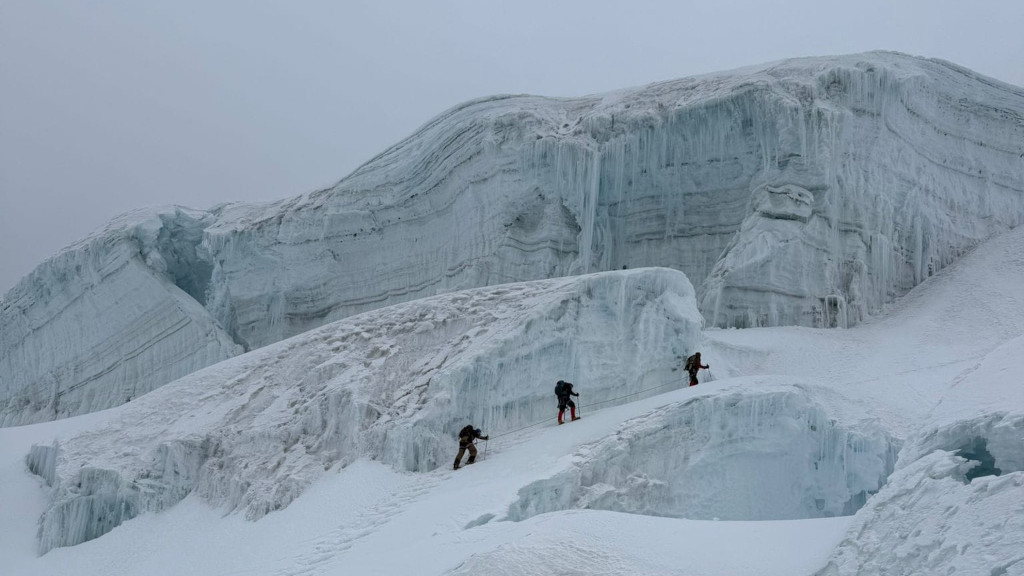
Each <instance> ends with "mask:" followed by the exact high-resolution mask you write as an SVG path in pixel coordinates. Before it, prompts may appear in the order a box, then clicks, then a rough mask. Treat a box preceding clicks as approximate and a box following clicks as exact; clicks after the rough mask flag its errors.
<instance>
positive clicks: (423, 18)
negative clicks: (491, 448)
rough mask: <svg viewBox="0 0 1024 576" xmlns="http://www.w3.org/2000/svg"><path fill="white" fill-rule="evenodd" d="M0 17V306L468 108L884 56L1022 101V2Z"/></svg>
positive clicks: (399, 7)
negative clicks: (162, 232)
mask: <svg viewBox="0 0 1024 576" xmlns="http://www.w3.org/2000/svg"><path fill="white" fill-rule="evenodd" d="M766 5H767V3H764V2H758V1H756V0H722V1H718V2H714V3H710V2H669V1H665V2H655V1H645V0H634V1H632V2H629V3H625V2H606V1H560V2H551V1H549V0H517V1H516V2H503V3H498V2H493V3H487V2H480V1H479V0H477V1H473V0H453V1H440V2H414V1H402V2H397V1H396V2H380V1H363V0H351V1H346V2H329V1H326V0H315V1H313V0H311V1H307V2H301V3H297V2H288V1H265V2H259V3H256V2H243V1H237V0H231V1H228V0H223V1H218V2H203V1H198V0H178V1H174V2H171V1H165V2H160V3H157V2H138V1H136V0H108V1H98V2H80V1H71V0H47V1H45V2H40V1H36V0H3V1H2V3H0V293H3V292H6V291H7V290H8V289H9V288H10V287H11V286H13V285H14V283H15V282H17V280H18V279H19V278H20V277H21V276H23V275H25V274H27V273H28V272H29V271H31V269H32V268H33V267H34V266H35V265H36V264H38V263H39V262H40V261H42V260H43V259H45V258H46V257H48V256H50V255H51V254H53V253H55V252H56V251H57V250H59V249H60V248H61V247H63V246H65V245H67V244H69V243H70V242H72V241H74V240H75V239H77V238H80V237H82V236H84V235H85V234H87V233H88V232H90V231H92V230H93V229H95V228H97V227H99V226H102V225H103V224H104V223H105V222H106V221H107V220H108V219H109V218H110V217H112V216H114V215H116V214H118V213H120V212H123V211H126V210H129V209H132V208H137V207H142V206H151V205H159V204H169V203H174V204H182V205H186V206H191V207H194V208H207V207H209V206H210V205H213V204H216V203H219V202H224V201H232V200H270V199H276V198H281V197H285V196H290V195H294V194H299V193H302V192H306V191H310V190H313V189H315V188H318V187H323V186H325V185H329V184H332V183H333V182H335V181H337V180H339V179H340V178H342V177H343V176H345V175H346V174H347V173H348V172H350V171H351V170H352V169H354V168H355V167H356V166H358V165H359V164H360V163H362V162H364V161H366V160H368V159H369V158H370V157H372V156H373V155H374V154H376V153H377V152H379V151H381V150H382V149H383V148H385V147H386V146H388V145H390V144H392V143H394V142H396V141H397V140H399V139H401V138H403V137H405V136H407V135H408V134H410V133H411V132H412V131H413V130H415V129H416V128H417V127H418V126H419V125H421V124H423V123H424V122H425V121H427V120H428V119H429V118H431V117H433V116H435V115H436V114H438V113H440V112H442V111H443V110H444V109H446V108H448V107H450V106H452V105H455V104H457V103H459V102H462V101H464V100H468V99H470V98H475V97H478V96H484V95H488V94H494V93H533V94H543V95H548V96H574V95H582V94H588V93H594V92H602V91H606V90H612V89H616V88H623V87H627V86H636V85H642V84H647V83H649V82H653V81H657V80H665V79H670V78H679V77H683V76H688V75H692V74H698V73H704V72H711V71H715V70H722V69H729V68H735V67H739V66H745V65H749V64H757V63H761V62H765V61H770V60H777V59H780V58H788V57H796V56H815V55H824V54H841V53H851V52H861V51H866V50H873V49H888V50H899V51H902V52H907V53H910V54H917V55H923V56H932V57H939V58H945V59H947V60H951V61H954V62H956V63H958V64H961V65H964V66H967V67H969V68H973V69H974V70H977V71H979V72H981V73H984V74H988V75H990V76H993V77H995V78H998V79H1001V80H1004V81H1007V82H1010V83H1013V84H1017V85H1024V33H1022V30H1024V2H1020V1H1019V0H1000V1H992V2H976V3H967V2H963V1H962V0H958V1H950V0H910V1H894V0H887V1H881V0H867V1H863V2H838V1H829V0H824V1H823V0H814V1H812V0H795V1H788V2H775V3H772V4H771V7H770V8H768V7H765V6H766Z"/></svg>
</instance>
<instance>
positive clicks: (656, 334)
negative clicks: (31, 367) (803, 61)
mask: <svg viewBox="0 0 1024 576" xmlns="http://www.w3.org/2000/svg"><path fill="white" fill-rule="evenodd" d="M701 321H702V319H701V317H700V314H699V313H698V312H697V309H696V303H695V299H694V291H693V287H692V285H691V284H690V283H689V281H688V280H687V279H686V277H685V276H684V275H683V274H682V273H680V272H678V271H674V270H668V269H640V270H628V271H620V272H606V273H599V274H592V275H585V276H577V277H570V278H561V279H554V280H544V281H536V282H530V283H519V284H507V285H501V286H496V287H492V288H481V289H474V290H469V291H462V292H456V293H452V294H447V295H442V296H436V297H432V298H428V299H423V300H419V301H416V302H413V303H407V304H400V305H395V306H391V307H388V308H383V309H380V310H376V311H373V312H369V313H365V314H361V315H357V316H354V317H352V318H349V319H346V320H342V321H339V322H336V323H333V324H330V325H328V326H325V327H323V328H320V329H318V330H315V331H312V332H310V333H309V334H305V335H301V336H298V337H295V338H292V339H289V340H287V341H285V342H281V343H278V344H275V345H272V346H268V347H265V348H263V349H261V350H258V351H255V352H253V353H250V354H246V355H243V356H239V357H237V358H233V359H230V360H227V361H225V362H221V363H219V364H217V365H216V366H212V367H209V368H207V369H204V370H202V371H199V372H197V373H195V374H192V375H190V376H187V377H185V378H182V379H180V380H178V381H176V382H174V383H172V384H169V385H167V386H164V387H162V388H161V389H159V390H156V391H154V392H152V393H150V394H148V395H146V396H144V397H142V398H139V399H137V400H135V401H133V402H131V403H130V404H128V405H126V406H123V407H122V408H120V410H121V413H120V416H119V417H118V418H115V419H114V420H113V421H112V422H111V423H110V424H107V425H105V427H103V428H99V429H96V430H92V431H89V432H86V433H83V434H80V435H78V436H75V437H72V438H67V439H63V440H62V441H61V443H60V444H59V446H53V447H39V446H37V447H35V448H34V449H33V450H32V453H31V454H30V456H29V466H30V468H31V469H32V470H33V471H35V472H36V473H37V474H40V475H41V476H43V477H44V478H46V479H47V482H48V483H49V484H51V485H52V486H53V503H52V505H51V506H50V508H49V509H48V510H47V512H46V513H45V514H44V515H43V518H42V522H41V528H40V549H41V550H42V551H43V552H45V551H47V550H49V549H51V548H53V547H56V546H69V545H74V544H77V543H79V542H83V541H85V540H88V539H90V538H94V537H96V536H99V535H101V534H102V533H104V532H106V531H108V530H109V529H111V528H112V527H114V526H116V525H117V524H119V523H120V522H122V521H124V520H126V519H128V518H131V517H133V516H134V515H136V514H139V513H142V512H146V511H153V510H161V509H164V508H166V507H168V506H170V505H173V504H174V503H175V502H177V501H179V500H180V499H181V498H183V497H185V496H186V495H187V494H189V493H193V492H194V493H196V494H198V495H199V496H201V497H203V498H205V499H206V500H208V501H209V502H210V503H211V504H213V505H216V506H223V507H225V508H227V509H230V510H234V509H242V510H245V513H246V516H247V517H248V518H250V519H257V518H260V517H261V516H263V515H265V514H267V513H268V512H271V511H273V510H277V509H280V508H283V507H284V506H287V505H288V504H289V503H290V502H291V501H292V500H294V499H295V498H296V497H297V496H298V495H299V494H301V493H302V491H303V490H304V489H305V487H306V486H308V485H309V484H310V483H311V482H313V481H314V480H316V479H317V478H318V477H320V476H321V475H322V474H323V473H324V471H325V470H327V469H330V468H331V467H332V466H335V465H342V466H344V465H347V464H348V463H350V462H352V461H353V460H355V459H356V458H359V457H370V458H374V459H378V460H381V461H383V462H386V463H388V464H391V465H393V466H396V467H398V468H401V469H405V470H411V471H426V470H431V469H434V468H436V467H437V466H439V465H450V462H451V458H452V445H453V442H454V440H453V439H454V438H455V435H456V433H457V431H458V430H459V429H460V428H461V427H462V426H464V425H465V424H467V423H473V424H476V425H478V426H482V427H483V428H484V429H486V430H488V431H490V432H491V433H492V434H493V433H500V432H501V431H507V430H513V429H517V428H521V427H523V426H525V425H529V424H534V423H537V422H540V421H543V420H550V419H553V417H554V413H553V406H552V389H553V386H554V382H555V381H556V380H558V379H560V378H561V379H567V380H570V381H576V382H586V383H587V391H588V397H589V398H591V399H593V401H595V402H598V401H601V400H604V399H610V398H616V397H620V396H623V395H625V394H631V393H636V392H639V391H641V390H644V389H646V388H650V387H651V384H652V383H654V382H657V383H663V382H668V381H670V380H676V379H678V372H677V370H678V368H679V366H680V364H681V362H682V359H683V358H685V357H686V355H687V354H689V353H691V352H692V351H693V350H694V349H696V347H697V345H698V343H699V340H700V328H701Z"/></svg>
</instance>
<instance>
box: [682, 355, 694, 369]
mask: <svg viewBox="0 0 1024 576" xmlns="http://www.w3.org/2000/svg"><path fill="white" fill-rule="evenodd" d="M696 364H697V355H696V354H693V355H691V356H690V357H689V358H687V359H686V366H684V367H683V370H686V371H687V372H691V371H692V370H693V368H694V366H695V365H696Z"/></svg>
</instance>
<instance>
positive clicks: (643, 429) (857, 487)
mask: <svg viewBox="0 0 1024 576" xmlns="http://www.w3.org/2000/svg"><path fill="white" fill-rule="evenodd" d="M752 383H753V382H748V384H752ZM758 384H759V385H758V386H757V387H754V386H746V387H745V389H744V390H742V391H737V390H732V391H724V392H723V393H720V394H715V395H712V396H705V397H698V398H694V399H692V400H688V401H685V402H679V403H675V404H671V405H668V406H665V407H663V408H660V409H658V410H655V411H652V412H651V413H649V414H647V415H645V416H643V417H640V418H636V419H633V420H630V421H627V422H625V423H624V424H623V425H622V426H621V427H620V429H619V430H618V431H617V432H616V434H615V435H614V436H610V437H608V438H605V439H603V440H601V441H598V442H596V443H593V444H591V445H587V446H583V447H581V448H580V449H579V450H578V451H577V453H576V455H575V456H574V462H573V464H572V465H571V467H570V468H569V469H567V470H565V471H564V472H562V473H560V474H558V475H556V476H554V477H552V478H549V479H546V480H542V481H538V482H536V483H534V484H532V485H530V486H527V487H525V488H523V489H521V490H520V491H519V498H518V499H517V501H516V502H515V503H513V504H512V505H511V506H510V507H509V511H508V519H509V520H514V521H519V520H523V519H525V518H529V517H531V516H534V515H537V514H542V513H545V512H551V511H556V510H566V509H572V508H589V509H600V510H612V511H619V512H630V513H636V514H648V515H654V516H670V517H679V518H690V519H721V520H788V519H803V518H823V517H831V516H840V515H851V514H853V513H854V512H856V511H857V510H858V509H859V508H860V507H861V506H863V505H864V503H865V502H866V501H867V499H868V496H870V495H871V494H874V493H876V492H877V491H878V490H879V489H880V488H881V487H882V486H883V485H884V484H885V482H886V478H887V477H888V476H889V474H890V473H891V472H892V470H893V466H894V463H895V457H896V452H897V450H898V447H899V446H898V442H897V441H896V440H895V439H893V438H892V437H890V436H889V435H888V433H886V432H885V431H884V430H882V429H880V428H879V427H878V426H877V424H875V423H873V422H871V421H870V420H868V421H860V420H858V421H845V420H844V419H843V418H842V417H841V416H838V415H836V414H834V413H833V411H831V410H829V409H827V408H826V407H825V405H823V404H822V403H821V398H819V396H820V395H826V393H825V392H824V391H822V390H820V389H816V388H813V387H806V386H785V385H778V384H775V385H764V382H758Z"/></svg>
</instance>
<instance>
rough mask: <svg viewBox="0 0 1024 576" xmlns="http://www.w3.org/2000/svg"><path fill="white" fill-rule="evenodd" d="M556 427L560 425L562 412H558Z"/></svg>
mask: <svg viewBox="0 0 1024 576" xmlns="http://www.w3.org/2000/svg"><path fill="white" fill-rule="evenodd" d="M558 425H559V426H561V425H562V410H559V411H558Z"/></svg>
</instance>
